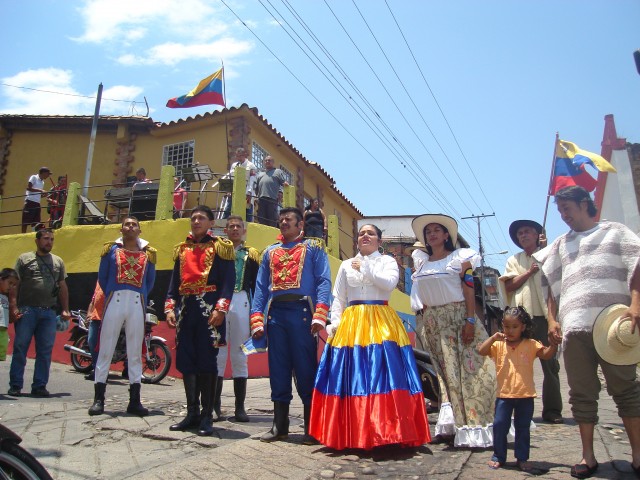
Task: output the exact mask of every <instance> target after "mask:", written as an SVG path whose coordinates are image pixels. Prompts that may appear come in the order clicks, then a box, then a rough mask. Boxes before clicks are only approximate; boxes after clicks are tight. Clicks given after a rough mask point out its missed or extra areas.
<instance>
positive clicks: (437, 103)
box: [384, 0, 509, 244]
mask: <svg viewBox="0 0 640 480" xmlns="http://www.w3.org/2000/svg"><path fill="white" fill-rule="evenodd" d="M384 3H385V4H386V5H387V9H388V10H389V13H390V14H391V18H393V21H394V22H395V24H396V27H398V31H399V32H400V35H401V36H402V39H403V40H404V43H405V45H406V46H407V50H409V53H410V54H411V58H413V62H414V63H415V65H416V67H417V68H418V71H419V72H420V75H421V76H422V80H423V81H424V84H425V85H426V87H427V89H428V90H429V93H430V94H431V98H433V101H434V102H435V104H436V106H437V107H438V110H439V111H440V114H441V115H442V118H443V120H444V122H445V123H446V125H447V128H448V129H449V132H450V133H451V136H452V137H453V140H454V141H455V143H456V145H457V147H458V150H459V151H460V154H461V155H462V158H463V159H464V161H465V163H466V164H467V167H468V168H469V171H470V172H471V174H472V177H473V178H474V180H475V182H476V184H477V185H478V187H480V192H481V193H482V196H483V197H484V199H485V200H486V201H487V204H488V205H489V208H491V210H492V211H494V212H495V208H493V205H491V202H490V201H489V199H488V198H487V195H486V194H485V192H484V189H482V186H481V185H480V182H479V181H478V177H477V176H476V175H475V174H474V172H473V169H472V168H471V164H470V163H469V160H468V159H467V156H466V155H465V153H464V151H463V150H462V146H461V145H460V142H458V137H457V136H456V134H455V133H454V132H453V128H452V127H451V124H450V123H449V120H448V119H447V117H446V115H445V114H444V111H443V110H442V107H441V106H440V102H438V99H437V98H436V96H435V94H434V93H433V90H432V89H431V85H429V82H428V81H427V78H426V76H425V74H424V72H423V71H422V68H421V67H420V64H419V63H418V60H417V59H416V56H415V55H414V53H413V49H412V48H411V46H410V45H409V42H408V40H407V37H406V36H405V34H404V32H403V30H402V28H401V27H400V24H399V23H398V20H397V19H396V16H395V15H394V14H393V11H392V10H391V6H390V5H389V2H388V1H387V0H384ZM495 219H496V222H497V224H498V228H499V230H500V233H501V234H502V239H503V240H504V242H505V243H507V244H508V243H509V242H508V241H507V237H506V236H505V234H504V229H503V228H502V225H500V221H499V220H498V217H495ZM489 231H490V232H491V234H492V236H493V230H492V229H491V227H489ZM494 239H495V237H494ZM496 241H497V240H496Z"/></svg>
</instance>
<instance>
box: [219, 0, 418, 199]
mask: <svg viewBox="0 0 640 480" xmlns="http://www.w3.org/2000/svg"><path fill="white" fill-rule="evenodd" d="M220 2H221V3H222V4H223V5H224V6H225V7H227V9H228V10H229V11H230V12H231V13H232V14H233V16H235V17H236V18H237V19H238V21H239V22H240V23H242V25H244V26H245V28H246V29H247V30H249V32H250V33H251V34H252V35H253V36H254V37H255V38H256V39H257V40H258V41H259V42H260V43H261V44H262V46H263V47H264V48H266V49H267V51H268V52H269V53H270V54H271V55H272V56H273V57H274V58H275V59H276V60H277V61H278V62H279V63H280V64H281V65H282V66H283V67H284V68H285V70H287V72H289V74H290V75H291V76H292V77H293V78H294V79H295V80H296V81H297V82H298V83H299V84H300V85H301V86H302V88H304V89H305V90H306V91H307V93H309V95H311V97H313V99H314V100H315V101H316V102H318V104H319V105H320V106H321V107H322V108H323V109H324V110H325V111H326V112H327V113H328V114H329V115H330V116H331V117H332V118H333V119H334V120H335V121H336V122H337V123H338V125H340V126H341V127H342V128H343V130H344V131H345V132H346V133H347V134H348V135H349V136H350V137H351V138H352V139H353V140H354V141H355V142H356V143H357V144H358V145H360V147H362V149H363V150H364V151H365V152H367V154H368V155H369V156H370V157H371V158H372V159H373V160H374V161H375V162H376V163H377V164H378V165H380V167H381V168H382V169H383V170H384V171H385V172H386V173H387V174H388V175H389V177H391V178H392V179H393V180H395V181H396V183H398V185H400V187H401V188H402V189H403V190H404V191H406V192H407V193H408V194H409V195H410V196H411V197H412V198H413V199H414V200H415V201H416V202H418V203H419V204H420V205H422V206H423V207H424V208H427V207H426V206H425V205H424V204H423V203H422V202H421V201H420V200H419V199H418V198H417V197H416V196H415V195H414V194H413V193H411V192H410V191H409V190H408V189H407V188H406V187H405V186H404V185H403V184H402V183H400V181H399V180H398V179H397V178H396V177H394V176H393V174H392V173H391V172H390V171H389V170H387V168H385V166H384V165H383V164H382V163H381V162H380V161H379V160H378V159H377V158H376V157H375V156H374V155H373V154H372V153H371V152H370V151H369V150H368V149H367V148H366V147H365V146H364V145H363V144H362V142H360V141H359V140H358V139H357V138H356V137H355V135H354V134H352V133H351V131H350V130H349V129H348V128H347V127H346V126H345V125H344V124H343V123H342V122H340V120H339V119H338V118H337V117H336V116H335V115H334V114H333V113H332V112H331V110H329V109H328V108H327V107H326V106H325V105H324V104H323V103H322V102H321V101H320V99H319V98H318V97H316V96H315V95H314V94H313V92H311V90H309V88H308V87H307V86H306V85H305V84H304V83H303V82H302V80H300V79H299V78H298V77H297V76H296V74H295V73H293V71H291V69H290V68H289V67H288V66H287V65H286V64H285V63H284V62H283V61H282V60H281V59H280V57H278V55H276V54H275V52H274V51H273V50H271V49H270V48H269V47H268V46H267V44H266V43H265V42H264V41H263V40H262V39H261V38H260V37H259V36H258V35H257V34H256V33H255V32H254V31H253V30H252V29H251V27H249V26H248V25H247V24H246V23H245V22H244V21H243V20H242V19H241V18H240V17H239V16H238V14H237V13H236V12H235V11H234V10H233V9H232V8H231V7H230V6H229V5H227V3H226V2H225V1H224V0H220Z"/></svg>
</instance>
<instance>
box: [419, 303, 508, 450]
mask: <svg viewBox="0 0 640 480" xmlns="http://www.w3.org/2000/svg"><path fill="white" fill-rule="evenodd" d="M466 316H467V315H466V307H465V304H464V302H459V303H452V304H448V305H441V306H438V307H427V308H425V309H424V312H423V313H422V319H421V320H422V321H421V323H422V328H421V329H420V331H419V332H418V334H419V335H420V337H421V338H422V341H423V343H424V344H426V345H427V346H428V349H429V352H430V353H431V358H432V360H433V363H434V367H435V368H436V371H437V373H438V382H439V385H440V402H441V403H440V415H439V418H438V423H437V424H436V435H455V440H454V445H455V446H466V447H490V446H491V445H492V444H493V430H492V422H493V414H494V402H495V398H496V371H495V365H494V363H493V361H492V360H491V359H490V358H489V357H483V356H482V355H480V354H479V353H478V352H477V350H476V348H477V346H478V345H479V344H480V343H482V342H483V341H484V340H485V339H486V338H487V332H486V330H485V329H484V327H483V326H482V324H481V323H480V322H476V326H475V327H476V328H475V335H474V337H473V341H472V342H471V343H469V344H468V345H465V344H464V343H463V342H462V328H463V327H464V324H465V322H466Z"/></svg>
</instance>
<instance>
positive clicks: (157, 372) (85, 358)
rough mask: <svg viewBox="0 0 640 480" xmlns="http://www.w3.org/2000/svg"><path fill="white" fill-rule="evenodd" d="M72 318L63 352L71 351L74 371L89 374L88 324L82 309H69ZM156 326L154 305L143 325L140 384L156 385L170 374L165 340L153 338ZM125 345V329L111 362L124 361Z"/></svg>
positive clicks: (125, 354)
mask: <svg viewBox="0 0 640 480" xmlns="http://www.w3.org/2000/svg"><path fill="white" fill-rule="evenodd" d="M71 319H72V321H73V323H75V325H74V327H73V328H72V329H71V336H70V338H69V341H70V342H71V344H70V345H65V346H64V349H65V350H66V351H67V352H70V355H71V364H72V365H73V368H74V369H75V370H76V371H78V372H81V373H87V372H90V371H91V368H92V366H91V353H90V350H89V342H88V333H89V321H88V320H87V312H86V311H84V310H72V311H71ZM157 324H158V317H157V316H156V314H155V310H154V309H153V302H151V303H150V305H149V307H147V315H146V318H145V322H144V341H143V342H142V382H143V383H158V382H160V381H161V380H162V379H163V378H164V377H165V376H166V375H167V373H169V369H170V368H171V351H170V350H169V347H168V346H167V341H166V339H164V338H162V337H157V336H153V335H152V334H151V333H152V330H153V327H154V326H155V325H157ZM126 360H127V343H126V335H125V331H124V327H123V328H122V330H121V331H120V336H119V337H118V341H117V343H116V348H115V350H114V352H113V358H112V359H111V363H112V364H113V363H118V362H126Z"/></svg>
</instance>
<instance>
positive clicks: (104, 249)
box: [100, 242, 116, 257]
mask: <svg viewBox="0 0 640 480" xmlns="http://www.w3.org/2000/svg"><path fill="white" fill-rule="evenodd" d="M115 244H116V242H106V243H105V244H104V245H103V246H102V251H101V252H100V256H101V257H104V256H105V255H106V254H107V253H109V250H111V247H113V246H114V245H115Z"/></svg>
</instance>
